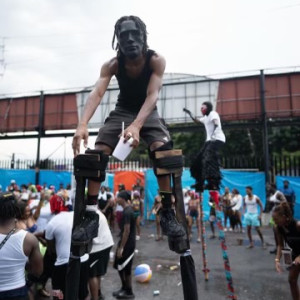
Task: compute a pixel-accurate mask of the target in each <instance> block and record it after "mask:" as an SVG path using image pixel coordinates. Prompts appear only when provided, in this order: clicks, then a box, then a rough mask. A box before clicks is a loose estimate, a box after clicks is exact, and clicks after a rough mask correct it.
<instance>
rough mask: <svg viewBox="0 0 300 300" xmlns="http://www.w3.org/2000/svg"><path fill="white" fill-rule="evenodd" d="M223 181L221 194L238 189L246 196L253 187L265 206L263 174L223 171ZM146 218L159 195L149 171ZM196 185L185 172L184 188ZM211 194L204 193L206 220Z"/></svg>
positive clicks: (186, 171)
mask: <svg viewBox="0 0 300 300" xmlns="http://www.w3.org/2000/svg"><path fill="white" fill-rule="evenodd" d="M222 174H223V180H222V188H221V190H220V193H221V194H222V193H224V188H225V187H229V189H230V190H231V189H233V188H236V189H238V190H239V192H240V194H241V195H243V196H244V195H245V194H246V192H245V188H246V186H252V188H253V193H254V194H255V195H257V196H258V197H259V198H260V199H261V201H262V203H263V205H265V202H266V189H265V174H264V173H262V172H255V173H254V172H242V171H241V172H239V171H226V170H225V171H224V170H223V171H222ZM145 179H146V180H145V191H146V195H145V216H147V212H150V210H151V207H152V205H153V202H154V197H155V196H156V195H157V190H158V184H157V180H156V177H155V175H154V173H153V170H147V171H146V172H145ZM194 183H195V180H194V179H193V178H192V177H191V175H190V171H189V170H184V171H183V175H182V187H183V188H185V187H190V186H191V185H193V184H194ZM208 199H209V194H208V191H205V192H204V193H203V209H204V216H205V220H207V219H208V215H209V205H208ZM150 219H151V220H153V219H154V216H153V215H150Z"/></svg>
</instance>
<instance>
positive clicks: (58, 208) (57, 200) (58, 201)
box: [49, 192, 70, 214]
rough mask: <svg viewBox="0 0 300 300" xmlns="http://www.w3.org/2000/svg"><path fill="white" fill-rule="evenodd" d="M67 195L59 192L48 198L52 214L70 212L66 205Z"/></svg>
mask: <svg viewBox="0 0 300 300" xmlns="http://www.w3.org/2000/svg"><path fill="white" fill-rule="evenodd" d="M68 200H69V197H68V194H67V193H66V192H59V193H57V194H54V195H53V196H52V197H51V198H50V201H49V202H50V209H51V212H52V213H53V214H59V213H60V212H62V211H70V207H69V204H68Z"/></svg>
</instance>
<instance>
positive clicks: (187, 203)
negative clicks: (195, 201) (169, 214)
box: [183, 195, 191, 214]
mask: <svg viewBox="0 0 300 300" xmlns="http://www.w3.org/2000/svg"><path fill="white" fill-rule="evenodd" d="M190 200H191V196H189V195H187V196H184V198H183V203H184V212H185V214H187V213H188V210H189V202H190Z"/></svg>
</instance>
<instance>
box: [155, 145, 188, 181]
mask: <svg viewBox="0 0 300 300" xmlns="http://www.w3.org/2000/svg"><path fill="white" fill-rule="evenodd" d="M150 158H151V159H152V160H153V170H154V174H155V175H156V176H160V175H167V174H173V173H176V172H178V171H179V170H180V172H182V168H183V158H182V150H181V149H178V150H173V142H172V141H169V142H167V143H166V144H164V145H162V146H161V147H159V148H157V149H155V150H154V151H151V152H150Z"/></svg>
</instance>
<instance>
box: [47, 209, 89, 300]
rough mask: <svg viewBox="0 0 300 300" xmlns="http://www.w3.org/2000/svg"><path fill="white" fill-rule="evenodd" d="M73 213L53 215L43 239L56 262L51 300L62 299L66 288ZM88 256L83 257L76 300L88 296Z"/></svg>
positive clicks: (81, 299) (65, 212)
mask: <svg viewBox="0 0 300 300" xmlns="http://www.w3.org/2000/svg"><path fill="white" fill-rule="evenodd" d="M73 217H74V213H73V212H69V211H62V212H60V213H59V214H57V215H55V216H54V217H53V218H52V219H51V221H50V222H49V223H48V224H47V227H46V233H45V237H46V240H47V246H48V247H49V249H50V250H51V251H52V252H56V261H55V263H54V270H53V274H52V289H53V290H52V294H53V299H64V295H65V287H66V274H67V268H68V262H69V257H70V247H71V233H72V226H73ZM88 258H89V256H88V254H85V255H83V256H82V257H81V258H80V260H81V268H80V286H79V293H78V298H79V299H80V300H83V299H85V298H86V297H87V295H88V289H87V281H88Z"/></svg>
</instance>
